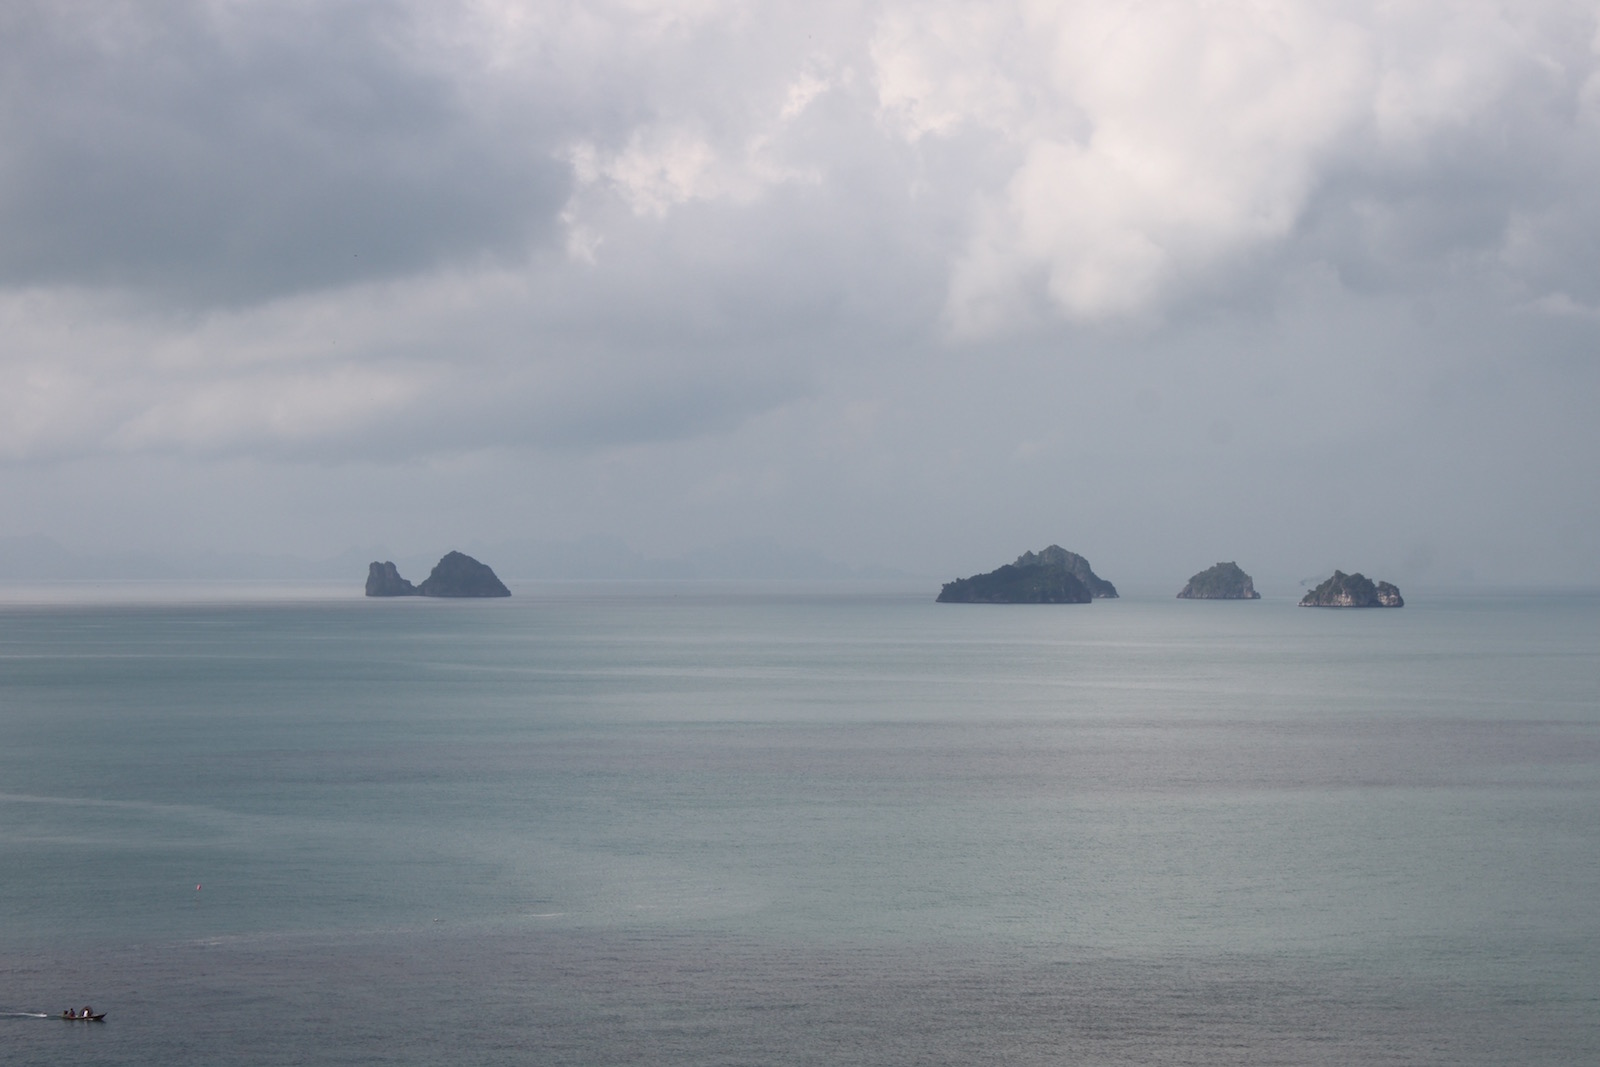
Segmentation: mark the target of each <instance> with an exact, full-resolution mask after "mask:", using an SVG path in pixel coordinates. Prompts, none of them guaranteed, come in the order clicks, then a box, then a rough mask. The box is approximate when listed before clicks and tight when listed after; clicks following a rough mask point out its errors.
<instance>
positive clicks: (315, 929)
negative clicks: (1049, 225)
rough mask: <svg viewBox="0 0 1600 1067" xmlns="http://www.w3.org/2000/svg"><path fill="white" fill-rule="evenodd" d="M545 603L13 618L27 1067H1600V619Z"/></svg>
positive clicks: (793, 601) (633, 592)
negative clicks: (377, 1066) (1443, 1066)
mask: <svg viewBox="0 0 1600 1067" xmlns="http://www.w3.org/2000/svg"><path fill="white" fill-rule="evenodd" d="M515 591H516V593H517V595H516V596H515V597H513V598H512V599H510V600H508V601H503V602H449V601H426V600H400V601H367V600H363V599H360V598H344V597H343V596H342V594H341V596H338V597H334V596H329V595H328V591H326V590H324V591H322V592H320V593H319V594H318V595H315V596H311V595H302V594H301V593H299V592H296V591H293V590H289V591H280V592H279V593H278V594H276V595H275V596H272V597H267V596H263V595H262V593H261V590H259V589H255V590H243V589H236V590H220V591H219V590H216V589H213V590H212V592H211V593H210V594H209V595H208V596H207V597H206V598H203V599H202V598H198V597H194V596H191V595H184V596H179V597H177V598H175V599H174V598H168V599H165V600H162V601H160V602H157V600H156V599H155V598H152V597H149V596H132V597H130V596H127V595H123V596H121V597H120V598H119V597H110V596H105V595H102V594H101V593H99V592H96V591H93V590H90V591H87V592H85V593H82V594H81V595H78V596H75V597H72V598H67V599H66V600H64V601H63V600H59V599H58V601H57V602H54V603H23V602H21V600H20V599H19V598H18V597H17V596H12V598H11V600H10V602H8V603H6V604H5V605H4V606H0V739H3V740H0V871H3V872H4V874H3V876H0V1011H4V1012H8V1013H17V1014H8V1015H5V1016H3V1017H0V1049H3V1050H4V1052H3V1059H4V1060H5V1062H6V1063H8V1064H26V1065H32V1064H41V1065H42V1064H52V1065H54V1064H121V1065H127V1064H141V1065H142V1064H150V1065H155V1064H208V1065H227V1064H280V1063H281V1064H287V1063H306V1062H314V1063H349V1064H357V1063H395V1064H418V1065H421V1064H523V1063H570V1064H609V1063H638V1062H650V1063H682V1064H705V1063H729V1064H732V1063H764V1064H823V1063H828V1064H835V1063H861V1064H869V1063H870V1064H899V1063H907V1064H909V1063H941V1064H942V1063H949V1064H964V1063H1008V1064H1047V1063H1048V1064H1054V1063H1130V1064H1131V1063H1141V1064H1148V1063H1195V1064H1240V1063H1247V1064H1255V1063H1260V1064H1269V1063H1294V1064H1308V1063H1310V1064H1314V1063H1329V1064H1332V1063H1472V1064H1505V1063H1521V1064H1577V1063H1584V1062H1594V1061H1595V1060H1596V1059H1600V1026H1597V1022H1596V1020H1597V1019H1600V918H1597V916H1596V914H1595V909H1594V908H1593V899H1594V889H1593V887H1594V886H1595V884H1597V881H1600V878H1597V876H1600V826H1597V824H1596V822H1595V819H1594V813H1595V811H1596V810H1597V801H1600V707H1597V694H1600V598H1596V597H1592V596H1554V595H1550V596H1512V595H1503V596H1478V597H1467V596H1431V597H1430V596H1418V595H1415V594H1414V593H1413V591H1412V590H1410V589H1407V590H1406V592H1407V595H1408V606H1407V607H1406V608H1404V609H1402V610H1400V611H1364V612H1339V611H1311V610H1301V609H1298V608H1296V607H1295V605H1294V602H1293V601H1292V600H1289V599H1281V598H1279V599H1274V598H1268V599H1265V600H1262V601H1260V602H1254V603H1217V602H1212V603H1207V602H1180V601H1176V600H1171V599H1167V598H1138V597H1125V598H1124V599H1122V600H1118V601H1097V602H1096V603H1094V604H1092V605H1086V606H1065V607H1013V608H1000V607H984V606H966V605H935V604H934V603H933V602H932V593H933V591H931V590H929V589H926V588H921V587H914V588H901V587H895V586H887V585H877V586H865V585H855V586H850V585H837V586H827V585H811V586H803V585H777V584H738V583H720V584H698V585H697V584H683V583H655V584H637V585H619V584H592V585H580V584H561V585H555V584H553V585H543V586H529V585H523V586H517V587H515ZM22 599H25V598H22ZM113 601H120V602H113ZM197 887H199V888H197ZM84 1003H91V1004H93V1005H94V1007H95V1009H96V1010H97V1011H101V1010H104V1011H107V1012H108V1020H107V1022H106V1023H105V1024H103V1025H100V1026H93V1027H90V1026H87V1025H85V1024H77V1023H74V1024H70V1025H69V1024H65V1023H62V1022H59V1021H57V1020H53V1019H38V1018H33V1017H30V1016H28V1015H26V1014H22V1013H27V1012H58V1011H60V1010H61V1009H62V1008H64V1007H66V1006H68V1005H72V1006H81V1005H82V1004H84Z"/></svg>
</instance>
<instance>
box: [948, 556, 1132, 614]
mask: <svg viewBox="0 0 1600 1067" xmlns="http://www.w3.org/2000/svg"><path fill="white" fill-rule="evenodd" d="M1116 595H1117V587H1116V586H1114V585H1112V584H1111V583H1110V582H1108V581H1106V580H1105V579H1103V578H1101V577H1100V576H1099V575H1097V574H1095V573H1094V571H1093V570H1092V569H1091V568H1090V567H1089V561H1088V560H1086V559H1084V558H1083V557H1082V556H1080V555H1078V554H1077V553H1076V552H1068V551H1067V550H1066V549H1064V548H1062V547H1061V546H1059V545H1051V546H1050V547H1049V548H1046V549H1044V550H1043V551H1040V552H1024V553H1023V554H1022V555H1021V556H1018V557H1017V561H1016V562H1015V563H1007V564H1005V565H1004V566H1002V567H999V568H997V569H995V570H992V571H990V572H989V573H987V574H974V575H973V576H972V577H970V578H957V579H956V580H955V581H953V582H946V583H945V586H944V588H943V589H941V590H940V591H939V598H938V602H939V603H940V604H1087V603H1089V602H1090V601H1091V600H1093V599H1095V598H1096V597H1114V596H1116Z"/></svg>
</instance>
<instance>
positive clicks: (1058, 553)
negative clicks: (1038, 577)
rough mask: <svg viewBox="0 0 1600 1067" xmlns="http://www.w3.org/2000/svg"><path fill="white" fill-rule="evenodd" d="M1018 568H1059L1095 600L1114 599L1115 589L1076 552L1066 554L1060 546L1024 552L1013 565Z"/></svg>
mask: <svg viewBox="0 0 1600 1067" xmlns="http://www.w3.org/2000/svg"><path fill="white" fill-rule="evenodd" d="M1015 565H1016V566H1018V567H1033V566H1040V567H1060V568H1063V569H1064V570H1067V571H1069V572H1070V573H1071V574H1072V575H1073V577H1075V578H1077V579H1078V581H1080V582H1082V583H1083V584H1084V585H1085V586H1087V587H1088V589H1089V595H1090V596H1092V597H1094V598H1095V599H1097V600H1100V599H1105V600H1110V599H1113V598H1115V597H1116V595H1117V587H1116V586H1114V585H1112V584H1111V583H1110V582H1108V581H1106V580H1105V579H1104V578H1102V577H1100V576H1099V575H1098V574H1096V573H1095V572H1094V568H1092V567H1090V566H1089V561H1088V560H1086V559H1084V558H1083V557H1082V556H1080V555H1078V554H1077V553H1076V552H1068V551H1067V550H1066V549H1064V548H1062V547H1061V546H1060V545H1051V546H1050V547H1049V548H1042V549H1040V550H1039V551H1038V552H1024V553H1023V554H1022V555H1020V556H1018V557H1017V562H1016V564H1015Z"/></svg>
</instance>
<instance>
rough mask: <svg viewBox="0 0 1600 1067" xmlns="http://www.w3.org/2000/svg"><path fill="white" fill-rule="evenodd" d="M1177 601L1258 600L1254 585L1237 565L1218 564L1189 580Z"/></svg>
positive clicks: (1258, 595) (1259, 596)
mask: <svg viewBox="0 0 1600 1067" xmlns="http://www.w3.org/2000/svg"><path fill="white" fill-rule="evenodd" d="M1178 599H1179V600H1260V599H1261V594H1260V593H1258V592H1256V584H1255V582H1254V580H1252V579H1251V577H1250V576H1249V575H1248V574H1246V573H1245V572H1244V571H1243V570H1241V569H1240V568H1239V565H1238V564H1237V563H1218V564H1215V565H1214V566H1211V567H1208V568H1206V569H1205V570H1203V571H1201V572H1200V573H1199V574H1197V575H1195V576H1194V577H1193V578H1190V579H1189V584H1188V585H1186V586H1184V587H1183V591H1182V592H1181V593H1179V594H1178Z"/></svg>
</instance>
